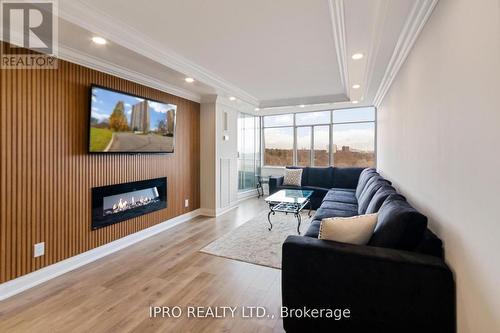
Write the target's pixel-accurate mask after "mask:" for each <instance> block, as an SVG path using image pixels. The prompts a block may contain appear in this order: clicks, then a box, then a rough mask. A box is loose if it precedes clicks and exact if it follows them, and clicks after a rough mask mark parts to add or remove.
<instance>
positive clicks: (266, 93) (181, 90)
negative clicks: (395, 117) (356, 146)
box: [59, 0, 437, 107]
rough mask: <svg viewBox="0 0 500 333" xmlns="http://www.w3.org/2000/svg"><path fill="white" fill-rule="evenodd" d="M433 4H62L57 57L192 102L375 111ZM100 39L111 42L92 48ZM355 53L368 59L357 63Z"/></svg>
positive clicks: (184, 0)
mask: <svg viewBox="0 0 500 333" xmlns="http://www.w3.org/2000/svg"><path fill="white" fill-rule="evenodd" d="M436 2H437V0H348V1H345V0H273V1H268V0H254V1H246V0H245V1H244V0H168V1H164V0H163V1H162V0H148V1H123V0H106V1H102V0H100V1H99V0H78V1H76V0H60V1H59V7H60V8H59V15H60V23H59V24H60V29H59V30H60V35H59V42H60V45H61V47H60V55H61V57H62V58H68V59H69V60H72V61H75V62H80V63H83V64H85V65H88V66H93V67H96V66H98V67H100V68H99V69H101V70H104V69H106V68H108V69H109V68H111V70H108V71H110V72H113V73H114V74H117V75H119V74H126V75H127V76H128V77H127V78H129V79H132V80H136V81H140V82H144V83H147V84H150V85H153V86H155V87H157V88H160V89H163V90H166V91H169V92H172V93H175V94H177V95H180V96H183V97H186V98H190V99H192V100H200V99H201V98H202V97H203V96H205V95H212V94H219V95H223V96H226V97H227V96H236V97H237V98H238V99H239V100H241V101H244V102H248V103H249V104H251V105H254V106H257V105H259V106H260V107H287V106H292V107H293V106H296V105H298V104H306V105H312V104H315V105H319V104H336V105H343V106H345V105H349V104H350V101H353V100H357V101H359V102H360V103H359V105H372V104H376V103H375V102H376V101H377V100H380V98H381V97H383V96H381V95H383V94H384V93H385V91H386V89H388V85H390V82H392V79H393V78H394V75H395V73H396V72H397V70H398V69H399V67H400V65H401V64H402V62H403V61H404V59H405V58H406V55H407V53H408V52H409V50H410V48H411V46H412V45H413V42H414V40H415V39H416V37H417V36H418V33H419V32H420V30H421V28H422V26H423V24H425V21H426V19H427V18H428V16H429V15H430V13H431V12H432V9H433V7H434V5H435V3H436ZM93 35H99V36H103V37H105V38H106V39H108V41H109V43H108V44H107V45H105V46H104V47H98V46H97V45H93V44H92V43H91V42H90V38H91V37H92V36H93ZM357 52H361V53H363V54H364V55H365V57H364V58H363V59H362V60H359V61H354V60H352V59H351V55H352V54H353V53H357ZM185 76H191V77H194V78H195V79H196V82H195V84H187V83H185V82H184V77H185ZM353 84H360V85H361V88H360V89H352V87H351V86H352V85H353Z"/></svg>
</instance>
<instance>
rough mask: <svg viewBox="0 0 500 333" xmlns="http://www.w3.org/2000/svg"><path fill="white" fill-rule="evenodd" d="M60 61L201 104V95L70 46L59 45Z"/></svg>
mask: <svg viewBox="0 0 500 333" xmlns="http://www.w3.org/2000/svg"><path fill="white" fill-rule="evenodd" d="M57 57H58V58H59V59H62V60H66V61H69V62H72V63H75V64H78V65H81V66H84V67H88V68H91V69H95V70H98V71H100V72H104V73H107V74H110V75H114V76H118V77H120V78H123V79H126V80H129V81H133V82H136V83H139V84H142V85H145V86H148V87H151V88H154V89H158V90H161V91H164V92H166V93H168V94H172V95H175V96H179V97H182V98H185V99H188V100H190V101H193V102H197V103H200V102H201V96H200V95H199V94H196V93H193V92H191V91H189V90H186V89H182V88H179V87H176V86H174V85H171V84H168V83H166V82H164V81H160V80H158V79H155V78H152V77H150V76H147V75H144V74H142V73H139V72H136V71H132V70H130V69H129V68H125V67H122V66H119V65H116V64H113V63H111V62H108V61H104V60H102V59H101V58H97V57H94V56H92V55H90V54H87V53H84V52H81V51H79V50H75V49H73V48H70V47H68V46H65V45H62V44H60V45H59V54H58V56H57Z"/></svg>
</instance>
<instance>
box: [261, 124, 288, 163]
mask: <svg viewBox="0 0 500 333" xmlns="http://www.w3.org/2000/svg"><path fill="white" fill-rule="evenodd" d="M264 143H265V150H264V164H265V165H269V166H286V165H292V164H293V127H277V128H265V129H264Z"/></svg>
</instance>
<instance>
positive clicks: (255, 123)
mask: <svg viewBox="0 0 500 333" xmlns="http://www.w3.org/2000/svg"><path fill="white" fill-rule="evenodd" d="M259 171H260V118H259V117H255V116H252V115H249V114H244V113H240V114H239V115H238V190H248V189H252V188H255V185H256V184H255V181H256V177H255V175H256V174H258V173H259Z"/></svg>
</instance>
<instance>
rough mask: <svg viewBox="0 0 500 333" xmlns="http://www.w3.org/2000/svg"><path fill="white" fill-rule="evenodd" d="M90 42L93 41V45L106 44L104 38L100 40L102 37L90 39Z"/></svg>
mask: <svg viewBox="0 0 500 333" xmlns="http://www.w3.org/2000/svg"><path fill="white" fill-rule="evenodd" d="M92 41H93V42H94V43H96V44H99V45H104V44H106V43H107V41H106V40H105V39H104V38H102V37H98V36H94V37H92Z"/></svg>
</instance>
